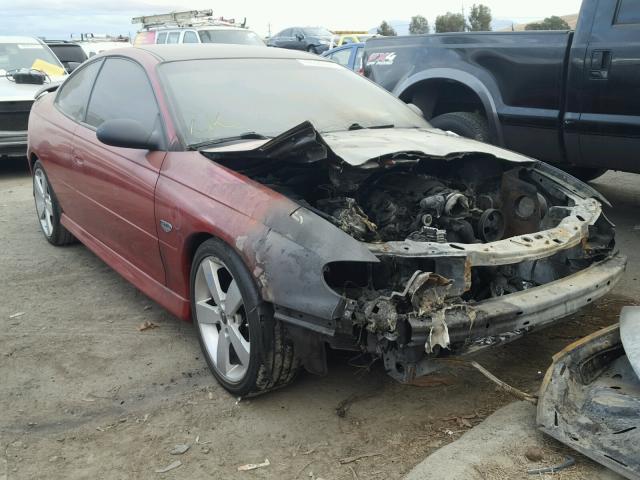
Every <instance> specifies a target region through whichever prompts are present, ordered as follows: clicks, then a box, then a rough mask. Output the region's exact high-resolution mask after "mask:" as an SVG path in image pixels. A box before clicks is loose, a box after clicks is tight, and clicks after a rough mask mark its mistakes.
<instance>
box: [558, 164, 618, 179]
mask: <svg viewBox="0 0 640 480" xmlns="http://www.w3.org/2000/svg"><path fill="white" fill-rule="evenodd" d="M560 168H561V169H562V170H564V171H565V172H567V173H568V174H570V175H573V176H574V177H576V178H578V179H580V180H582V181H583V182H590V181H591V180H595V179H596V178H598V177H599V176H600V175H604V174H605V173H606V171H607V169H606V168H595V167H560Z"/></svg>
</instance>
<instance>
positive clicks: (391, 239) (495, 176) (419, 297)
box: [205, 124, 626, 381]
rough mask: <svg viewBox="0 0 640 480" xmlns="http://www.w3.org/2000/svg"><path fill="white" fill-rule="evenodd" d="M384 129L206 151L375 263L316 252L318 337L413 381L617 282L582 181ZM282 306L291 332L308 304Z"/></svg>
mask: <svg viewBox="0 0 640 480" xmlns="http://www.w3.org/2000/svg"><path fill="white" fill-rule="evenodd" d="M394 130H396V129H391V130H385V131H384V132H383V131H380V132H374V131H363V130H359V131H356V132H337V133H334V134H326V135H323V136H320V134H319V133H318V132H316V131H315V130H314V129H313V128H312V127H311V125H310V124H302V125H300V126H298V127H296V128H295V129H292V130H291V131H289V132H286V133H285V134H283V135H281V136H279V137H276V138H275V139H271V140H269V141H268V142H266V143H264V145H263V146H261V147H259V148H258V149H256V150H252V151H249V152H247V151H242V152H239V153H237V154H235V153H233V154H229V153H226V152H225V153H222V152H220V153H217V152H207V153H205V154H206V155H207V156H210V157H211V158H213V159H215V160H217V161H220V162H221V163H223V164H224V165H226V166H228V167H231V168H233V169H235V170H236V171H239V172H240V173H242V174H244V175H246V176H248V177H250V178H251V179H253V180H255V181H257V182H259V183H261V184H263V185H265V186H267V187H269V188H270V189H272V190H275V191H277V192H280V193H281V194H283V195H284V196H286V197H288V198H289V199H290V200H293V201H294V202H295V203H297V204H298V205H299V206H301V207H304V210H305V211H306V212H309V215H314V214H315V215H316V216H318V217H321V218H323V219H324V220H326V221H327V222H328V223H330V224H332V225H333V226H334V227H336V228H337V229H339V230H341V231H342V232H344V233H346V234H347V235H348V237H346V238H349V237H350V240H349V241H353V242H356V243H357V244H359V245H360V246H362V247H364V248H366V249H367V250H368V251H369V252H370V253H372V254H373V255H374V256H375V257H373V258H374V259H375V260H377V261H376V262H372V261H363V260H362V258H361V259H358V260H357V261H353V262H351V261H348V260H345V259H344V258H343V257H341V258H340V259H339V261H338V259H337V258H336V259H335V260H333V259H332V257H333V258H335V256H334V255H333V254H332V249H340V250H342V249H344V248H346V244H345V242H342V245H333V246H332V245H323V248H322V249H321V250H322V252H323V253H322V255H324V257H325V258H326V259H327V260H326V262H325V263H324V265H323V271H322V272H318V275H321V276H322V280H323V281H324V286H325V287H328V288H329V289H330V290H331V291H332V292H335V294H336V298H340V299H341V303H340V305H338V306H336V308H335V309H334V310H333V312H334V316H333V318H331V319H327V326H328V327H330V331H331V334H330V335H327V338H326V339H325V340H326V343H329V344H330V345H332V346H335V347H336V348H350V349H354V350H360V351H364V352H368V353H371V354H373V355H375V356H379V357H381V358H382V359H383V360H384V364H385V367H386V369H387V371H388V372H389V373H390V374H391V375H392V376H393V377H394V378H396V379H398V380H400V381H411V380H412V379H413V378H414V377H416V376H418V375H422V374H426V373H429V372H431V371H433V370H435V369H437V368H438V366H439V365H440V364H439V362H438V361H437V359H438V358H439V357H443V356H448V355H452V354H471V353H475V352H477V351H479V350H481V349H483V348H486V347H488V346H492V345H497V344H500V343H504V342H507V341H511V340H514V339H516V338H518V337H520V336H521V335H523V334H524V333H526V332H528V331H530V330H532V329H533V328H536V327H541V326H544V325H547V324H549V323H552V322H553V321H556V320H558V319H560V318H562V317H564V316H566V315H569V314H571V313H573V312H575V311H576V310H578V309H579V308H581V307H583V306H585V305H586V304H588V303H590V302H592V301H594V300H596V299H597V298H599V297H601V296H602V295H604V294H605V293H607V292H608V291H609V290H610V289H611V288H613V286H614V285H615V283H616V282H617V281H618V280H619V278H620V276H621V275H622V272H623V271H624V268H625V264H626V260H625V258H624V257H621V256H620V255H617V254H616V253H615V251H614V248H615V240H614V236H615V231H614V226H613V225H612V224H611V223H610V222H609V221H608V220H607V219H606V217H605V216H604V214H603V213H602V210H601V202H606V200H605V199H603V198H602V197H601V196H600V195H599V194H598V192H596V191H595V190H593V189H592V188H591V187H589V186H587V185H585V184H583V183H581V182H579V181H578V180H576V179H574V178H573V177H570V176H568V175H566V174H564V173H562V172H560V171H559V170H557V169H555V168H554V167H551V166H549V165H546V164H544V163H541V162H535V161H532V160H530V159H527V158H524V157H521V156H519V155H516V154H513V153H512V152H507V151H504V150H500V149H497V148H495V147H492V146H489V145H485V144H479V143H477V142H470V141H469V140H466V139H461V138H458V137H450V136H447V135H443V134H442V133H440V134H435V133H433V132H431V131H420V130H417V131H416V130H406V131H394ZM367 142H369V143H370V144H368V147H365V148H361V145H362V144H363V143H364V144H367ZM376 142H377V143H376ZM396 145H410V146H411V147H412V148H410V149H405V150H400V149H399V148H398V147H396ZM434 149H435V150H436V151H433V152H432V151H431V150H434ZM230 160H232V161H230ZM292 215H294V216H295V214H292ZM298 223H301V222H298ZM296 235H298V236H300V238H302V237H305V239H306V240H305V241H308V238H307V237H306V235H302V234H296ZM309 235H312V232H310V233H309ZM285 236H286V234H285ZM318 240H319V241H320V242H321V241H322V239H318ZM315 245H318V244H317V243H316V244H315ZM314 248H315V249H316V250H315V251H316V252H317V251H318V247H317V246H316V247H314ZM272 250H275V249H272ZM273 264H277V262H276V261H275V260H274V261H273ZM296 268H297V267H296ZM300 268H301V269H303V268H304V266H302V267H300ZM292 270H293V268H289V267H288V270H287V271H288V273H289V274H291V272H292ZM301 271H302V270H301ZM313 273H314V272H312V274H313ZM308 274H309V272H305V275H308ZM294 281H295V279H294V280H293V281H292V286H293V282H294ZM306 283H308V282H300V285H301V286H302V287H304V285H305V284H306ZM290 291H291V289H289V290H288V292H290ZM269 293H270V297H269V298H270V299H272V300H273V301H274V304H275V305H276V307H277V305H278V298H277V297H278V295H277V293H274V292H273V291H270V292H269ZM305 298H308V295H307V294H305ZM282 301H283V303H286V306H287V308H289V309H290V312H289V313H288V314H287V317H286V318H287V319H293V320H295V322H296V325H297V326H301V325H302V324H303V321H304V318H303V317H304V312H305V310H304V309H305V308H307V307H303V306H301V307H300V308H299V310H298V309H297V308H294V305H293V303H295V297H293V299H292V297H290V296H289V297H287V298H286V299H284V298H283V299H282ZM307 303H308V302H307ZM277 310H278V309H277V308H276V311H277ZM295 311H300V312H302V314H299V315H296V314H294V313H292V312H295ZM276 316H277V315H276ZM281 318H283V319H285V317H284V316H282V317H281ZM313 321H314V322H317V321H318V318H317V315H316V317H315V318H314V319H313ZM328 330H329V329H327V330H325V331H328Z"/></svg>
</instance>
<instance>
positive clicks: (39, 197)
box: [33, 160, 76, 247]
mask: <svg viewBox="0 0 640 480" xmlns="http://www.w3.org/2000/svg"><path fill="white" fill-rule="evenodd" d="M33 197H34V199H35V203H36V214H37V215H38V220H39V223H40V230H41V231H42V234H43V235H44V237H45V238H46V239H47V241H48V242H49V243H51V244H52V245H55V246H57V247H60V246H62V245H68V244H70V243H73V242H75V240H76V239H75V238H74V236H73V235H71V233H70V232H69V231H68V230H67V229H66V228H64V226H63V225H62V224H61V223H60V216H61V215H62V208H61V207H60V203H58V199H57V198H56V195H55V192H54V191H53V187H52V186H51V183H50V182H49V177H47V174H46V172H45V171H44V168H43V166H42V163H41V162H40V160H36V162H35V163H34V164H33Z"/></svg>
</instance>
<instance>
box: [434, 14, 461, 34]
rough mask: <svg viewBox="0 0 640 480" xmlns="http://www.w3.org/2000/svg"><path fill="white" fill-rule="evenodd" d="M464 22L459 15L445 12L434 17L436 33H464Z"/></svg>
mask: <svg viewBox="0 0 640 480" xmlns="http://www.w3.org/2000/svg"><path fill="white" fill-rule="evenodd" d="M465 27H466V22H465V20H464V15H462V14H461V13H451V12H447V13H446V14H444V15H438V17H436V33H442V32H464V29H465Z"/></svg>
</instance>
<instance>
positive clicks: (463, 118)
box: [429, 112, 491, 143]
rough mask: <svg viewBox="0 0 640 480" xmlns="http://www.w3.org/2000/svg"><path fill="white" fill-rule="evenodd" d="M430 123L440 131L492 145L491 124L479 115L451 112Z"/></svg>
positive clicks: (435, 118)
mask: <svg viewBox="0 0 640 480" xmlns="http://www.w3.org/2000/svg"><path fill="white" fill-rule="evenodd" d="M429 123H431V125H433V126H434V127H436V128H439V129H440V130H445V131H450V132H453V133H457V134H458V135H460V136H461V137H466V138H471V139H473V140H478V141H479V142H485V143H491V134H490V133H489V124H488V123H487V120H486V119H485V118H484V117H483V116H481V115H478V114H477V113H471V112H451V113H444V114H442V115H438V116H437V117H434V118H432V119H431V120H429Z"/></svg>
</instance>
